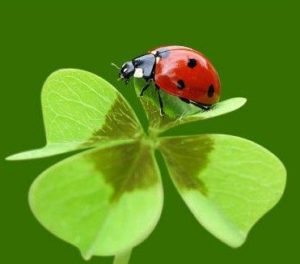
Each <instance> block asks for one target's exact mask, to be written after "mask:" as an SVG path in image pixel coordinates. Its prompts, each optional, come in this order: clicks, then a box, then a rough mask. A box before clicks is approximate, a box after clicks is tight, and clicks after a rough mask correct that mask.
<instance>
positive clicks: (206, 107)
mask: <svg viewBox="0 0 300 264" xmlns="http://www.w3.org/2000/svg"><path fill="white" fill-rule="evenodd" d="M190 103H191V104H193V105H195V106H197V107H199V108H201V109H202V110H205V111H207V110H209V109H210V108H211V105H203V104H200V103H197V102H194V101H190Z"/></svg>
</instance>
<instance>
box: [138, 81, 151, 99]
mask: <svg viewBox="0 0 300 264" xmlns="http://www.w3.org/2000/svg"><path fill="white" fill-rule="evenodd" d="M151 81H152V80H149V81H147V82H146V84H145V86H144V87H143V89H142V90H141V93H140V96H143V95H144V92H145V91H146V90H147V89H148V88H149V86H150V84H151Z"/></svg>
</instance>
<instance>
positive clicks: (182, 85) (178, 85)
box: [176, 80, 185, 90]
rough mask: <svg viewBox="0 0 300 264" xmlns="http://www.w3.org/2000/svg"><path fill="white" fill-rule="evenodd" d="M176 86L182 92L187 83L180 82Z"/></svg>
mask: <svg viewBox="0 0 300 264" xmlns="http://www.w3.org/2000/svg"><path fill="white" fill-rule="evenodd" d="M176 86H177V88H178V89H180V90H182V89H184V87H185V83H184V81H183V80H178V81H177V84H176Z"/></svg>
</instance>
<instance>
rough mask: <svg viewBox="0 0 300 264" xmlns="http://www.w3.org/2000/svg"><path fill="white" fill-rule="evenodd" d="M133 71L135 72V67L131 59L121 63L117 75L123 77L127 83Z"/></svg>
mask: <svg viewBox="0 0 300 264" xmlns="http://www.w3.org/2000/svg"><path fill="white" fill-rule="evenodd" d="M134 72H135V67H134V65H133V63H132V62H131V61H128V62H125V63H124V64H123V65H122V68H121V70H120V73H119V75H120V78H121V79H124V80H125V82H126V83H127V82H128V80H129V79H130V77H132V76H133V74H134Z"/></svg>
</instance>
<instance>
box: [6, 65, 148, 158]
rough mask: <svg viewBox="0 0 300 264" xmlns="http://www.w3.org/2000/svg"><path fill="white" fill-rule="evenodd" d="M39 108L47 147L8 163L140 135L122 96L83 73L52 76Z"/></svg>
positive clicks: (47, 82) (67, 70) (62, 71)
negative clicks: (42, 118) (41, 110)
mask: <svg viewBox="0 0 300 264" xmlns="http://www.w3.org/2000/svg"><path fill="white" fill-rule="evenodd" d="M42 109H43V117H44V124H45V130H46V138H47V145H46V146H45V147H44V148H42V149H37V150H31V151H29V152H23V153H19V154H16V155H13V156H10V157H8V159H9V160H18V159H31V158H38V157H46V156H51V155H55V154H60V153H64V152H67V151H72V150H76V149H83V148H88V147H92V146H95V145H98V144H101V143H104V142H105V141H108V140H122V139H130V138H136V137H139V136H140V135H141V133H142V131H141V126H140V124H139V121H138V120H137V117H136V115H135V113H134V111H133V110H132V109H131V107H130V106H129V104H128V103H127V101H126V100H125V99H124V98H123V96H122V95H121V94H120V93H119V92H118V91H117V90H116V89H115V88H114V87H113V86H112V85H111V84H110V83H108V82H107V81H105V80H104V79H102V78H100V77H99V76H97V75H95V74H93V73H90V72H86V71H82V70H76V69H64V70H59V71H56V72H54V73H53V74H51V75H50V76H49V77H48V79H47V80H46V82H45V84H44V86H43V90H42Z"/></svg>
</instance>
